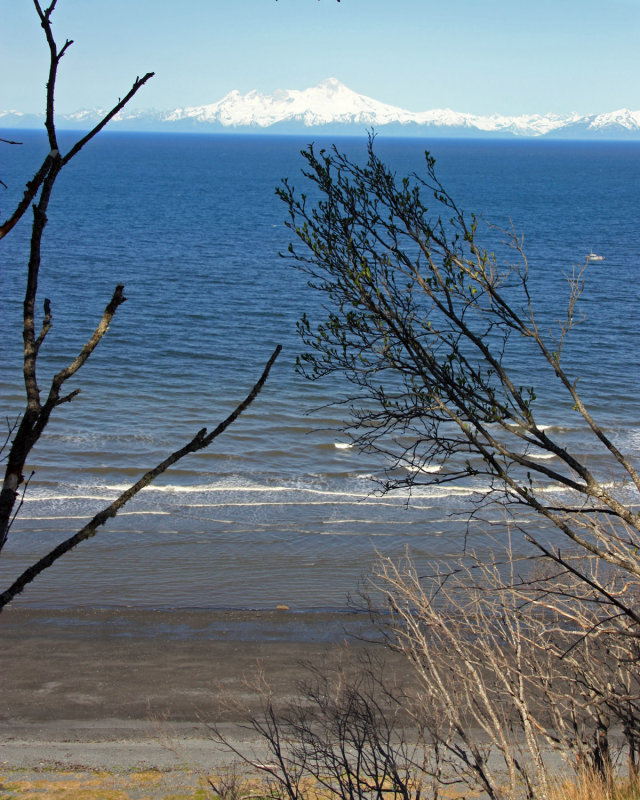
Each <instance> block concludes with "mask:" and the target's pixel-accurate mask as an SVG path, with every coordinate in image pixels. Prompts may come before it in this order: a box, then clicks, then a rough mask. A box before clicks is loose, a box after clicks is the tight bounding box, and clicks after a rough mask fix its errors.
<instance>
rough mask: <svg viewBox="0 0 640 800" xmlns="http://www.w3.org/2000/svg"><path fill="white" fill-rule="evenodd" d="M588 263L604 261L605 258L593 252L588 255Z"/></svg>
mask: <svg viewBox="0 0 640 800" xmlns="http://www.w3.org/2000/svg"><path fill="white" fill-rule="evenodd" d="M587 261H604V256H599V255H598V254H597V253H594V252H591V253H589V254H588V255H587Z"/></svg>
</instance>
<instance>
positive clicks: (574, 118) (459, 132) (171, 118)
mask: <svg viewBox="0 0 640 800" xmlns="http://www.w3.org/2000/svg"><path fill="white" fill-rule="evenodd" d="M102 113H104V112H103V111H102V110H101V109H92V110H83V111H78V112H76V113H74V114H67V115H62V116H59V118H58V125H59V127H60V128H64V127H68V128H85V129H86V128H89V127H91V126H92V125H93V124H95V122H96V121H97V120H98V119H99V118H100V116H101V114H102ZM43 118H44V115H42V116H40V115H37V114H31V115H27V114H21V113H19V112H15V111H7V112H0V128H1V127H10V128H17V127H36V126H38V127H39V126H40V125H41V124H42V121H43ZM111 125H112V127H114V128H115V127H118V128H120V129H122V130H147V131H149V130H157V131H162V130H176V131H177V130H180V131H184V130H199V131H227V132H234V131H237V132H255V133H258V132H259V133H269V132H272V133H302V132H305V131H308V130H313V131H315V132H317V133H318V134H322V133H327V134H331V135H336V134H349V133H362V132H364V131H365V130H367V129H372V128H374V129H375V130H376V131H379V132H388V133H392V134H393V135H407V136H412V135H413V136H416V135H427V136H483V135H486V136H538V137H539V136H554V137H563V138H592V137H600V138H615V139H619V138H639V139H640V111H629V110H627V109H621V110H619V111H612V112H610V113H607V114H587V115H584V114H577V113H568V114H523V115H520V116H501V115H499V114H493V115H491V116H479V115H476V114H465V113H461V112H457V111H451V110H450V109H433V110H431V111H420V112H413V111H407V110H406V109H403V108H400V107H399V106H392V105H388V104H386V103H381V102H379V101H377V100H374V99H373V98H371V97H366V96H365V95H361V94H358V93H357V92H354V91H352V90H351V89H349V88H348V87H346V86H345V85H344V84H342V83H340V81H338V80H336V79H335V78H328V79H327V80H325V81H322V83H319V84H318V85H317V86H314V87H312V88H310V89H305V90H302V91H301V90H297V89H289V90H279V91H276V92H275V93H274V94H272V95H264V94H262V93H260V92H258V91H256V90H253V91H251V92H249V93H248V94H245V95H242V94H240V92H238V91H237V90H234V91H231V92H229V93H228V94H227V95H225V96H224V97H223V98H222V99H221V100H218V101H217V102H216V103H210V104H209V105H202V106H188V107H185V108H176V109H174V110H172V111H127V110H126V109H125V110H124V111H123V112H121V113H120V114H119V115H118V117H116V118H115V119H114V120H113V122H112V123H111Z"/></svg>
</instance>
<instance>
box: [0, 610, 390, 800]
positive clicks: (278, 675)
mask: <svg viewBox="0 0 640 800" xmlns="http://www.w3.org/2000/svg"><path fill="white" fill-rule="evenodd" d="M371 634H372V631H371V629H370V625H369V621H368V619H367V617H366V616H363V615H359V614H355V613H354V614H350V613H345V614H335V613H322V612H312V613H309V612H305V613H295V612H291V611H201V610H175V611H154V610H148V611H147V610H127V609H112V610H87V609H72V610H69V611H61V610H27V609H19V608H9V609H6V610H5V611H4V612H3V613H2V614H0V636H1V638H2V645H1V656H0V669H1V671H2V701H1V703H2V704H1V719H0V739H1V741H2V753H1V754H0V767H1V769H2V770H3V771H4V772H5V774H6V773H7V771H9V772H10V773H11V772H12V771H15V770H25V769H26V770H42V769H45V768H46V769H51V768H55V769H65V768H70V769H73V770H97V769H106V770H111V771H114V770H115V771H116V772H117V771H127V770H141V769H148V768H152V769H158V770H164V771H166V772H167V774H168V773H171V772H172V770H178V771H179V770H183V771H184V769H185V767H186V768H187V769H190V768H193V769H194V770H198V769H200V770H203V771H210V770H215V769H217V768H219V767H220V766H221V765H224V764H228V763H231V762H233V761H234V760H235V757H234V756H233V755H232V754H231V753H229V752H228V751H226V750H224V749H223V748H221V747H220V746H219V745H216V744H215V743H214V742H212V741H211V737H210V733H209V731H208V729H207V725H206V724H205V723H210V724H216V725H217V726H220V727H221V729H222V730H223V731H224V733H225V735H226V736H228V737H229V738H230V740H232V741H233V742H234V743H236V744H238V745H240V746H241V747H243V748H245V749H246V748H249V749H250V750H253V751H254V752H255V754H256V757H258V758H259V757H260V747H259V743H256V742H255V740H254V739H253V737H252V736H251V732H250V731H247V730H246V728H245V727H243V724H244V723H245V722H246V720H247V717H248V715H249V714H250V713H251V712H252V711H255V712H257V711H258V710H259V708H260V697H259V695H258V693H257V692H255V691H254V690H253V689H252V688H251V683H252V681H254V680H255V677H256V675H257V674H258V673H259V672H260V671H262V673H263V674H264V677H265V679H266V680H267V681H268V682H269V684H270V686H271V688H272V690H273V692H274V695H275V697H276V698H279V699H285V700H286V699H287V698H289V697H292V696H295V694H296V690H297V684H298V682H299V680H300V679H301V677H303V676H304V673H305V668H304V664H305V663H308V664H314V665H320V664H327V665H331V664H336V663H338V661H339V660H341V659H345V658H347V659H348V658H355V657H357V656H358V654H359V653H361V652H362V651H363V650H366V651H372V652H377V651H379V650H380V648H379V646H377V645H375V644H372V643H370V642H367V641H365V640H366V639H368V638H370V635H371ZM385 659H387V660H388V659H389V654H385ZM395 667H396V668H398V669H402V668H403V666H402V663H401V662H400V661H399V662H398V663H397V664H395ZM405 668H406V667H405ZM159 796H160V795H159Z"/></svg>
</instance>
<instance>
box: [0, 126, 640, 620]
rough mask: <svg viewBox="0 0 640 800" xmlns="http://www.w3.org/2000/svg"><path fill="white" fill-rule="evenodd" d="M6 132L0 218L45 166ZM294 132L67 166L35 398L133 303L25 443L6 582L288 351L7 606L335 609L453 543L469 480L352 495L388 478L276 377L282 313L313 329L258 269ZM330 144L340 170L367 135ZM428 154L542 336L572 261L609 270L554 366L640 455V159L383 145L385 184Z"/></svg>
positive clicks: (17, 249) (531, 375)
mask: <svg viewBox="0 0 640 800" xmlns="http://www.w3.org/2000/svg"><path fill="white" fill-rule="evenodd" d="M12 138H16V137H15V136H14V135H13V134H12ZM21 138H22V139H23V141H24V144H23V145H21V146H20V147H8V146H7V147H5V148H4V149H3V151H2V160H1V161H0V165H1V166H0V178H1V179H2V180H3V181H4V183H6V184H7V187H8V188H7V189H2V191H1V193H0V217H2V218H4V217H5V216H6V214H7V213H8V212H9V210H10V209H11V208H12V205H13V203H14V202H15V200H16V199H17V198H18V197H19V196H20V195H21V192H22V190H23V187H24V183H25V181H26V180H27V179H28V178H29V177H30V175H31V172H32V171H33V168H34V165H37V164H39V163H40V160H41V158H42V155H43V154H44V153H45V152H46V145H45V142H44V140H43V137H42V136H40V135H37V134H35V133H34V132H28V133H25V134H24V135H23V136H22V137H21ZM310 138H311V137H309V138H297V137H275V136H270V137H267V136H251V137H249V136H247V137H241V136H223V135H219V136H204V135H189V134H186V135H167V134H162V135H149V134H117V133H116V134H114V133H108V132H105V133H103V134H102V135H101V136H100V137H99V138H98V139H96V140H95V141H94V142H93V143H92V144H91V145H90V146H89V147H87V149H86V150H85V151H83V152H82V153H81V154H80V155H79V156H78V157H77V158H76V159H75V160H74V161H73V162H72V163H71V164H70V165H69V167H68V168H67V169H66V170H65V171H64V172H63V174H62V176H61V178H60V179H59V184H58V185H57V186H56V191H55V195H54V199H53V201H52V204H51V207H50V213H49V220H50V222H49V226H48V228H47V231H46V234H45V246H44V252H43V267H42V273H41V284H40V298H41V299H42V298H44V297H45V296H46V297H50V298H51V301H52V307H53V314H54V329H53V331H52V332H51V333H50V335H49V337H48V340H47V343H46V346H45V347H44V349H43V351H42V355H41V361H40V364H41V366H40V378H41V385H42V386H43V387H46V385H47V376H50V375H51V374H52V372H53V371H54V370H56V369H58V368H60V366H62V365H63V364H65V363H67V362H68V361H69V360H70V359H71V358H72V357H73V355H74V354H75V353H76V352H77V351H78V349H79V348H80V346H81V345H82V343H83V341H84V340H85V339H86V338H87V336H88V335H89V333H90V332H91V331H92V330H93V327H94V326H95V324H96V322H97V321H98V319H99V317H100V315H101V313H102V310H103V308H104V306H105V304H106V303H107V301H108V299H109V298H110V296H111V293H112V291H113V288H114V286H115V284H116V283H117V282H118V281H121V282H123V283H124V284H125V290H126V291H125V293H126V296H127V297H128V301H127V302H126V303H125V304H124V306H122V307H121V308H120V310H119V311H118V314H117V317H116V320H115V321H114V323H113V325H112V327H111V330H110V332H109V334H108V336H107V337H106V339H105V340H104V342H103V343H102V344H101V346H100V348H99V349H98V351H97V352H96V353H95V354H94V356H93V357H92V359H91V361H90V363H89V364H88V365H87V366H86V367H85V368H84V369H83V370H82V371H81V372H80V373H79V375H78V376H77V378H76V379H74V382H73V387H74V388H75V387H81V388H82V394H81V395H80V397H79V398H77V399H76V400H75V401H74V402H73V404H70V405H65V406H63V407H61V408H59V409H58V411H57V413H56V415H55V419H54V420H53V422H52V423H51V425H50V427H49V429H48V430H47V434H46V436H45V437H44V438H43V440H42V442H41V443H40V444H38V446H37V448H36V449H35V450H34V452H33V455H32V458H31V460H30V463H29V466H30V467H31V468H32V469H34V470H35V475H34V478H33V479H32V481H31V483H30V485H29V489H28V492H27V494H26V497H25V503H24V506H23V508H22V510H21V512H20V515H19V517H18V519H17V520H16V523H15V525H14V529H13V532H12V536H11V540H10V544H9V545H8V546H7V548H6V550H5V552H4V553H3V558H2V562H1V564H0V579H1V580H2V582H3V584H4V583H7V582H8V576H12V575H15V574H16V572H17V571H18V570H19V569H20V567H21V566H22V565H26V564H27V563H29V562H30V561H31V560H33V559H34V557H37V556H39V555H41V554H43V553H44V552H46V551H48V550H49V549H50V548H51V547H52V546H53V545H54V544H55V543H57V541H58V540H59V539H61V538H63V537H66V536H67V535H69V534H71V533H72V532H74V531H75V530H77V529H78V528H79V527H81V525H82V524H83V523H84V521H86V520H87V519H89V518H90V516H92V515H93V514H94V513H96V511H98V510H99V509H100V508H101V507H102V506H103V505H105V504H106V503H107V502H109V501H110V500H111V499H113V498H114V497H115V496H116V495H117V493H118V492H119V491H121V490H122V489H123V488H124V487H125V486H126V485H127V484H128V483H130V482H133V481H134V480H136V479H137V477H138V476H139V475H140V474H141V473H142V472H143V471H145V470H146V469H148V468H149V467H151V466H152V465H154V464H155V463H156V462H158V461H159V460H161V459H162V458H163V457H164V456H165V455H166V454H167V453H168V452H170V451H172V450H174V449H176V448H177V447H179V446H180V445H181V444H183V443H184V442H186V441H187V440H188V439H190V438H191V437H192V436H193V434H194V433H195V432H196V431H197V430H198V429H199V428H201V427H202V426H204V425H206V426H208V427H210V428H211V427H213V426H214V425H215V424H216V423H217V422H218V421H219V420H220V419H221V418H223V417H224V416H225V415H226V414H227V413H228V412H229V411H230V410H231V409H232V408H233V406H234V405H235V404H236V403H237V402H238V401H239V400H240V399H241V398H242V397H243V396H244V395H245V394H246V392H247V391H248V390H249V388H250V387H251V385H252V384H253V383H254V381H255V380H256V379H257V377H258V376H259V374H260V372H261V370H262V366H263V364H264V362H265V361H266V360H267V358H268V356H269V354H270V353H271V351H272V350H273V348H274V347H275V345H276V343H282V344H283V345H284V352H283V354H282V356H281V358H280V360H279V361H278V362H277V364H276V366H275V367H274V370H273V372H272V375H271V377H270V380H269V382H268V383H267V385H266V387H265V389H264V390H263V393H262V394H261V395H260V397H259V398H258V400H257V401H256V402H255V404H254V405H253V406H252V408H251V409H250V410H249V412H247V414H246V415H244V416H243V417H242V418H241V419H240V420H239V421H238V422H236V423H235V425H234V426H233V427H232V428H230V429H229V430H228V431H227V432H226V433H225V434H224V435H223V436H222V437H221V438H219V439H218V440H217V441H216V442H215V443H214V444H213V446H212V447H211V448H210V450H209V451H205V452H204V453H201V454H198V455H195V456H191V457H189V458H188V459H186V460H185V461H183V462H182V463H181V464H180V465H178V467H177V468H175V469H174V470H172V471H171V473H168V474H167V475H165V476H164V477H163V478H161V479H160V480H159V481H158V483H157V484H156V485H154V486H153V487H150V488H148V489H147V490H145V491H144V492H143V493H142V494H141V495H140V496H139V497H138V498H136V499H135V500H134V501H133V502H132V503H131V504H130V505H129V506H128V507H127V509H126V510H125V512H124V513H122V514H120V515H119V516H118V517H117V518H116V519H115V520H112V521H111V522H110V523H108V525H107V526H106V528H104V529H103V530H102V531H101V532H100V533H99V535H98V536H97V537H96V538H95V539H94V540H92V541H90V542H88V543H84V544H83V545H81V546H80V547H79V548H77V549H76V550H75V551H74V552H73V553H72V554H70V555H67V556H66V557H65V558H64V559H62V560H61V561H60V562H58V564H57V565H56V566H55V567H54V568H52V569H50V570H48V571H47V572H46V573H44V575H43V576H41V577H40V578H39V579H38V580H37V581H36V582H35V583H34V584H32V586H31V587H30V588H28V589H27V591H26V592H25V593H24V595H23V597H22V598H21V599H20V600H19V601H18V602H19V603H21V604H24V605H35V606H54V607H56V606H60V607H65V606H117V605H123V606H127V605H129V606H140V607H175V606H181V607H185V606H189V607H202V608H226V607H235V608H242V607H250V608H265V607H266V608H268V607H273V606H274V605H276V604H278V603H286V604H287V605H290V606H291V607H292V608H319V607H330V608H342V607H344V606H345V603H346V601H345V598H346V595H347V593H348V592H352V591H354V590H355V589H356V585H357V582H358V579H359V577H360V576H362V575H363V574H365V573H366V571H367V568H368V565H369V564H370V563H371V561H372V559H373V557H374V555H375V551H376V549H377V550H378V551H380V552H382V553H385V554H391V555H396V556H399V555H401V554H402V553H403V552H404V550H405V548H406V547H409V548H410V550H411V552H412V553H413V554H414V555H415V556H416V557H417V558H418V559H429V558H440V557H443V556H450V555H455V554H456V553H458V552H459V551H460V548H461V546H462V545H461V535H460V534H461V530H462V528H463V526H462V525H461V523H460V521H459V519H457V518H452V517H451V512H452V511H454V510H456V509H457V508H459V504H460V502H462V501H464V499H465V498H466V497H467V496H468V494H469V491H470V488H473V487H467V488H464V487H458V488H456V487H440V488H431V489H428V490H422V491H418V492H416V493H415V494H414V497H413V499H412V501H411V503H409V504H407V503H406V497H405V496H403V495H397V496H391V495H387V496H385V497H382V498H380V497H373V496H371V492H372V490H373V488H374V485H373V484H372V483H371V477H372V476H374V477H375V476H377V475H380V474H381V472H382V469H383V467H384V466H385V465H384V464H381V463H380V461H379V459H377V458H374V457H372V456H368V455H363V454H360V453H358V452H356V451H355V450H354V449H349V448H348V447H346V446H345V445H346V441H347V440H346V438H345V437H344V435H342V434H341V433H340V432H339V428H340V424H341V422H342V421H343V418H342V412H341V411H339V410H334V411H331V410H327V409H326V408H324V409H323V410H322V411H321V412H319V413H315V414H310V412H311V410H312V409H314V408H317V407H320V406H324V405H325V404H326V403H327V402H328V401H330V400H331V399H333V398H334V397H335V396H336V394H339V393H340V391H341V388H342V387H340V386H339V385H336V384H331V385H330V384H322V383H320V384H309V383H308V382H306V381H304V380H303V379H302V378H300V377H299V376H298V375H296V373H295V371H294V362H295V356H296V354H297V353H298V352H299V351H300V343H299V341H298V339H297V335H296V332H295V322H296V320H297V319H298V318H299V317H300V316H301V314H302V313H303V312H305V311H307V312H311V315H312V316H313V310H314V309H317V308H318V304H319V302H320V301H321V298H318V297H317V296H316V295H315V294H314V293H313V292H312V291H311V290H310V289H309V288H308V287H307V286H306V283H305V279H304V276H302V275H301V274H299V273H298V272H296V271H295V270H294V269H292V267H291V264H290V263H289V262H287V261H286V260H283V259H281V258H279V256H278V253H279V251H284V250H285V249H286V247H287V244H288V242H289V234H288V232H287V230H286V229H285V227H284V225H283V221H284V219H285V211H286V209H285V207H284V206H283V204H282V203H281V202H280V201H279V200H278V199H277V198H276V197H275V194H274V187H275V186H276V185H277V184H278V183H279V181H280V179H281V178H283V177H285V176H287V177H289V179H290V180H291V181H292V183H294V184H295V185H296V186H300V188H303V183H304V182H303V180H302V178H301V177H300V176H299V173H300V168H301V166H302V165H303V162H302V159H301V157H300V155H299V150H300V149H301V148H302V147H303V146H304V145H305V144H306V143H307V141H309V140H310ZM329 143H330V142H324V141H322V140H318V144H324V145H328V144H329ZM338 144H339V145H340V146H341V147H343V148H345V149H347V150H348V151H349V152H351V153H353V154H354V155H358V154H364V151H365V144H366V140H365V138H364V137H363V138H362V139H361V140H360V139H347V140H342V141H340V142H338ZM426 147H429V148H430V149H431V152H432V153H433V155H434V156H435V157H436V160H437V171H438V175H439V177H440V179H441V181H442V182H443V183H444V185H445V186H446V187H447V189H448V190H449V192H450V193H451V194H452V196H453V197H454V198H455V199H456V201H457V202H458V204H459V206H460V207H462V208H463V209H464V210H465V211H467V212H474V213H476V214H479V215H481V216H482V218H483V220H486V221H487V222H491V223H494V224H495V225H498V226H501V227H505V228H506V227H509V226H510V225H511V224H513V226H514V227H515V229H516V230H517V231H518V232H519V233H520V234H521V235H523V236H524V247H525V250H526V253H527V256H528V259H529V268H530V274H531V285H532V290H533V293H534V299H535V302H536V305H537V308H538V310H539V314H540V319H542V320H543V321H544V324H546V325H549V326H550V325H552V324H553V322H554V320H556V319H558V318H560V317H561V316H562V309H563V308H564V306H565V304H566V297H567V286H566V277H565V275H566V273H568V272H570V271H571V269H572V267H573V266H574V265H577V266H580V265H582V264H583V263H584V261H585V256H586V254H587V253H588V252H590V251H591V250H594V251H596V252H598V253H601V254H603V255H604V256H605V259H606V260H605V261H604V262H600V263H592V264H591V265H590V266H589V269H588V283H587V289H586V292H585V295H584V298H583V300H582V303H581V308H582V311H583V312H584V313H585V314H586V321H585V322H584V323H583V324H582V325H581V326H580V327H578V328H577V329H576V330H575V331H574V332H573V333H572V336H571V339H570V341H569V343H568V344H567V351H566V358H567V359H568V358H570V359H571V361H572V362H573V363H574V364H575V368H574V370H573V372H574V375H575V376H576V377H578V376H579V377H580V386H581V387H582V392H583V395H584V396H585V398H586V399H587V400H588V401H589V404H590V407H591V408H592V410H593V413H594V415H595V416H596V417H597V418H598V419H599V420H600V421H601V422H602V423H603V424H605V425H606V426H607V428H608V430H609V431H610V433H611V435H612V436H613V437H614V439H615V441H616V442H617V443H618V444H619V446H620V447H622V448H623V449H624V450H625V451H626V452H628V453H630V454H632V455H634V456H635V457H637V456H638V455H639V454H640V408H639V404H638V392H639V389H640V346H639V344H638V343H639V334H640V318H639V316H638V308H639V300H640V288H639V281H638V275H639V268H640V226H639V225H638V223H637V213H638V209H639V208H640V144H637V143H616V142H597V143H585V142H580V143H577V142H552V141H531V140H528V141H519V140H513V141H512V140H509V141H497V140H496V141H486V140H483V141H471V140H463V141H443V140H434V141H433V142H428V141H418V140H406V139H405V140H399V139H397V140H393V139H385V138H384V137H380V138H379V139H378V140H377V150H378V152H379V153H380V154H381V155H382V156H383V157H384V158H385V159H386V160H388V161H389V162H390V163H391V164H392V165H393V166H394V167H395V168H396V169H397V171H398V172H399V173H401V174H404V173H406V172H410V171H413V170H415V171H420V169H421V166H422V163H423V152H424V149H425V148H426ZM63 149H64V146H63ZM28 235H29V218H28V216H27V217H25V219H23V221H22V223H21V224H20V226H19V227H18V228H16V229H15V230H14V231H13V232H12V233H11V234H10V235H9V236H8V237H6V239H4V240H3V241H2V242H1V243H0V258H1V261H0V268H1V270H2V278H3V280H2V285H3V295H2V299H1V307H0V308H1V310H0V337H1V338H0V340H1V341H2V343H3V345H2V352H1V353H0V367H1V369H0V404H1V408H2V414H3V416H5V417H7V418H9V419H12V418H15V416H16V415H17V414H18V413H19V412H20V409H21V407H22V403H23V401H22V396H23V389H22V384H21V364H20V357H21V347H22V342H21V328H20V314H21V302H22V293H23V291H24V276H25V264H26V258H27V252H28ZM481 238H485V239H486V241H487V243H488V244H489V245H490V246H491V247H493V248H495V249H496V251H497V252H498V253H499V254H500V255H503V254H504V251H503V249H501V241H502V238H503V237H502V236H501V235H500V234H498V233H497V232H496V231H495V230H492V229H490V228H488V227H486V228H485V227H483V223H481ZM516 355H517V353H516ZM518 368H519V370H520V371H521V375H522V377H523V382H527V383H538V384H539V381H537V380H536V374H535V369H534V368H533V366H532V365H531V364H530V363H529V362H528V361H527V359H526V358H525V357H524V355H523V357H522V359H519V360H518ZM538 390H539V391H538V395H539V401H538V402H539V404H540V409H541V414H542V415H543V416H544V417H546V419H547V420H548V424H550V425H554V426H557V427H559V429H561V435H562V436H565V437H566V440H567V441H568V442H570V443H571V445H572V446H573V447H574V448H575V449H577V450H578V451H580V452H584V453H585V456H587V457H589V458H591V459H596V460H597V458H598V454H597V453H596V452H591V450H590V449H589V448H592V445H591V444H590V443H588V442H587V441H586V440H584V439H583V438H582V434H581V432H580V430H579V428H578V427H577V426H576V425H575V424H574V422H575V420H574V417H573V416H572V414H571V412H570V409H569V408H568V407H567V405H566V404H565V405H564V406H558V404H557V400H556V397H555V395H554V394H553V392H552V391H551V387H547V386H545V385H544V383H543V385H541V386H540V385H538ZM496 531H498V533H497V535H500V534H499V529H496V528H493V529H492V532H493V533H495V532H496ZM471 533H472V536H471V542H470V543H469V542H468V544H471V545H473V546H477V547H484V546H486V545H485V542H486V538H485V532H484V531H483V530H482V529H481V528H480V527H479V526H478V527H477V528H473V529H472V531H471ZM474 537H475V538H474Z"/></svg>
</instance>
